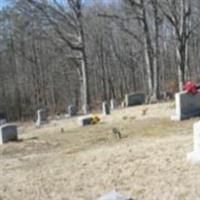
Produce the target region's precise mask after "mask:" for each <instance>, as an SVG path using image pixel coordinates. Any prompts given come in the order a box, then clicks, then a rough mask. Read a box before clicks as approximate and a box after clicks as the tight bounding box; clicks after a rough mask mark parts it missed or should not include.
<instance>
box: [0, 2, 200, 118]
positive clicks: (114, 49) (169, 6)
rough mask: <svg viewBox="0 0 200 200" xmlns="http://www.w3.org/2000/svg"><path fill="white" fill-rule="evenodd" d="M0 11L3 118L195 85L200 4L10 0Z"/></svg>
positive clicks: (155, 96)
mask: <svg viewBox="0 0 200 200" xmlns="http://www.w3.org/2000/svg"><path fill="white" fill-rule="evenodd" d="M8 5H9V6H8V7H5V8H2V9H1V10H0V113H6V114H7V115H8V117H9V118H10V119H13V120H14V119H15V120H16V119H18V120H23V119H29V118H32V117H33V116H34V114H35V111H36V109H37V108H40V107H42V106H47V107H48V108H49V109H50V111H51V112H52V113H56V112H65V111H66V108H67V106H68V105H69V104H74V105H76V106H77V107H79V109H80V110H82V112H83V113H88V112H89V111H90V110H91V109H94V108H97V107H99V105H100V103H101V102H102V101H105V100H110V99H111V98H115V99H116V100H117V101H118V102H120V101H121V100H122V99H123V98H124V95H125V94H126V93H128V92H134V91H143V92H145V93H146V94H147V95H149V97H150V98H153V99H159V98H160V97H161V94H162V92H164V91H169V92H175V91H178V90H181V89H182V85H183V83H184V82H185V81H186V80H193V81H197V82H198V81H199V71H200V64H199V63H200V62H199V60H200V35H199V32H200V27H199V24H200V22H199V19H200V1H199V0H179V1H175V0H113V1H112V0H108V1H107V2H106V3H105V2H102V1H101V0H93V1H92V0H91V1H90V2H86V1H82V0H63V1H60V0H10V1H9V4H8Z"/></svg>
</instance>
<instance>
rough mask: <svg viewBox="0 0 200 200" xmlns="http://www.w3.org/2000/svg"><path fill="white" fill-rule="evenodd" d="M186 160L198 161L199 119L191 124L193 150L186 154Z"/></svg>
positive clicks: (196, 162)
mask: <svg viewBox="0 0 200 200" xmlns="http://www.w3.org/2000/svg"><path fill="white" fill-rule="evenodd" d="M187 160H188V162H191V163H193V164H199V163H200V121H199V122H197V123H195V124H194V125H193V151H192V152H191V153H188V154H187Z"/></svg>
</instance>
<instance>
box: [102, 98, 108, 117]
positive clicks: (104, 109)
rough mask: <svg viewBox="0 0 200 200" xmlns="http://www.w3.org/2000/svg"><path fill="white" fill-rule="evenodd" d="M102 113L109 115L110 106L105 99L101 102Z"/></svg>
mask: <svg viewBox="0 0 200 200" xmlns="http://www.w3.org/2000/svg"><path fill="white" fill-rule="evenodd" d="M102 114H103V115H110V107H109V105H108V103H107V102H106V101H104V102H103V103H102Z"/></svg>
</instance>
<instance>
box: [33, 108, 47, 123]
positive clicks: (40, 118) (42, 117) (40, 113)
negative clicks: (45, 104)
mask: <svg viewBox="0 0 200 200" xmlns="http://www.w3.org/2000/svg"><path fill="white" fill-rule="evenodd" d="M47 117H48V112H47V109H44V108H43V109H39V110H37V121H36V126H37V127H40V126H41V125H42V124H45V123H47V121H48V120H47Z"/></svg>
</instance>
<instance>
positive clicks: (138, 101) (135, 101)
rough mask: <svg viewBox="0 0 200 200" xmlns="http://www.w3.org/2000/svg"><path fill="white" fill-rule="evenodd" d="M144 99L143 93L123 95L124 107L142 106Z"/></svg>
mask: <svg viewBox="0 0 200 200" xmlns="http://www.w3.org/2000/svg"><path fill="white" fill-rule="evenodd" d="M145 100H146V97H145V94H144V93H132V94H126V95H125V106H126V107H129V106H135V105H142V104H144V103H145Z"/></svg>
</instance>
